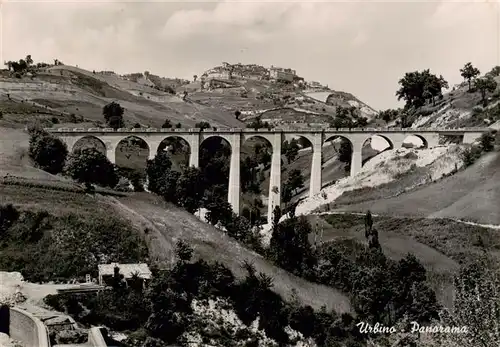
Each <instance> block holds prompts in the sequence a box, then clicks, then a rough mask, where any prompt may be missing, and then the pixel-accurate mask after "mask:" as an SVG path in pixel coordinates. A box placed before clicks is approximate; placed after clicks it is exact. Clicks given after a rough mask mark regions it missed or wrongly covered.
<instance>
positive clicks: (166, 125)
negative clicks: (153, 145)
mask: <svg viewBox="0 0 500 347" xmlns="http://www.w3.org/2000/svg"><path fill="white" fill-rule="evenodd" d="M161 127H162V128H164V129H171V128H173V125H172V122H171V121H170V119H165V122H163V125H162V126H161ZM175 128H177V129H180V128H182V124H181V123H180V122H179V123H177V124H175Z"/></svg>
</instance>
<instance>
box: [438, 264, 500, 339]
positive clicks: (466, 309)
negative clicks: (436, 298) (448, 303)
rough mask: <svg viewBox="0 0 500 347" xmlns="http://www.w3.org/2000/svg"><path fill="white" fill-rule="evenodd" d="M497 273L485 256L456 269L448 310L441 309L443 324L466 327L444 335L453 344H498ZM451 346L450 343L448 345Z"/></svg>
mask: <svg viewBox="0 0 500 347" xmlns="http://www.w3.org/2000/svg"><path fill="white" fill-rule="evenodd" d="M499 288H500V276H499V273H498V270H496V269H494V267H492V264H491V261H490V259H488V257H485V258H481V260H479V261H476V262H474V263H472V264H470V265H467V266H464V267H462V268H461V269H460V273H459V275H458V276H457V277H456V278H455V294H456V295H455V299H454V303H453V304H454V310H453V312H452V313H450V312H448V311H445V312H443V316H444V317H443V320H444V322H445V324H446V325H450V326H457V327H463V326H466V327H467V330H468V333H467V334H446V339H447V340H451V341H450V342H453V344H454V345H456V346H457V347H469V346H484V347H486V346H498V345H499V344H500V321H499V320H498V317H499V316H500V292H499V290H498V289H499ZM450 345H451V344H450Z"/></svg>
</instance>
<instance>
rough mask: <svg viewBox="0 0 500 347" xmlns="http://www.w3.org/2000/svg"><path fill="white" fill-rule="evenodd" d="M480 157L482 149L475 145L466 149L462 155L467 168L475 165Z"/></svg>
mask: <svg viewBox="0 0 500 347" xmlns="http://www.w3.org/2000/svg"><path fill="white" fill-rule="evenodd" d="M479 157H481V149H480V148H479V147H477V146H474V145H473V146H470V147H467V148H465V149H464V150H463V152H462V153H461V158H462V160H463V161H464V164H465V166H466V167H468V166H471V165H472V164H474V163H475V162H476V160H477V159H479Z"/></svg>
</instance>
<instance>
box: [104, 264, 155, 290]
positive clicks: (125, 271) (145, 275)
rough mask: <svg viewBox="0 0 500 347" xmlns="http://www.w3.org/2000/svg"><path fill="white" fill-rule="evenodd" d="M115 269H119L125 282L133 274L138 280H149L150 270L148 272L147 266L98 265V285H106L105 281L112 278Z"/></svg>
mask: <svg viewBox="0 0 500 347" xmlns="http://www.w3.org/2000/svg"><path fill="white" fill-rule="evenodd" d="M115 267H118V268H119V269H120V274H122V275H123V278H124V279H125V282H127V280H128V279H131V278H132V276H133V275H134V274H137V275H138V276H139V278H142V279H143V280H145V282H146V281H148V280H150V279H151V276H152V274H151V270H149V267H148V264H144V263H142V264H118V263H111V264H99V265H98V266H97V268H98V270H99V285H106V280H108V279H109V278H111V277H113V275H114V273H115Z"/></svg>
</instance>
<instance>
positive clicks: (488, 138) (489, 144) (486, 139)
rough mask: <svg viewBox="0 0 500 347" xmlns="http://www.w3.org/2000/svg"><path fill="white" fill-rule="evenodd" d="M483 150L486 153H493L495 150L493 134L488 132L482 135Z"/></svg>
mask: <svg viewBox="0 0 500 347" xmlns="http://www.w3.org/2000/svg"><path fill="white" fill-rule="evenodd" d="M479 141H480V143H481V149H482V150H483V151H484V152H491V151H492V150H493V149H494V148H495V136H494V135H493V133H492V132H487V133H484V134H483V135H481V138H480V140H479Z"/></svg>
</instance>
